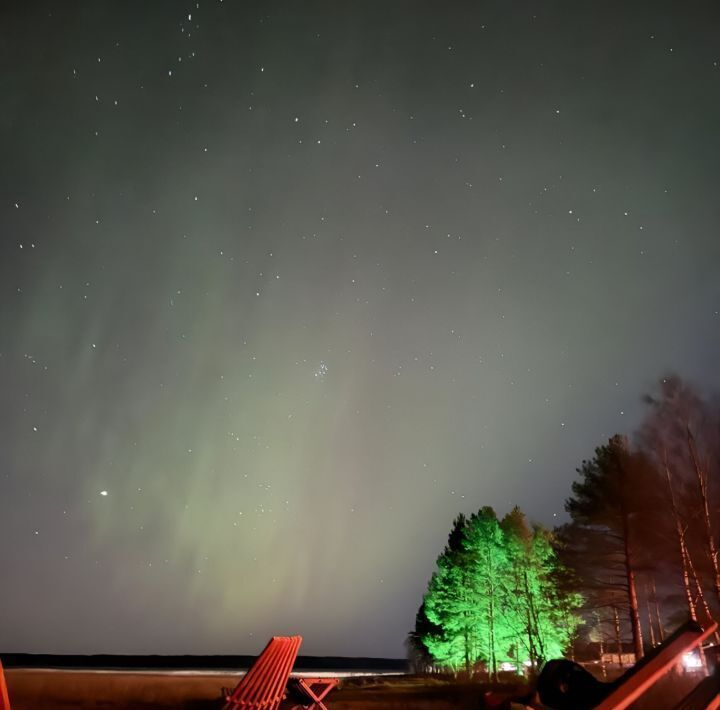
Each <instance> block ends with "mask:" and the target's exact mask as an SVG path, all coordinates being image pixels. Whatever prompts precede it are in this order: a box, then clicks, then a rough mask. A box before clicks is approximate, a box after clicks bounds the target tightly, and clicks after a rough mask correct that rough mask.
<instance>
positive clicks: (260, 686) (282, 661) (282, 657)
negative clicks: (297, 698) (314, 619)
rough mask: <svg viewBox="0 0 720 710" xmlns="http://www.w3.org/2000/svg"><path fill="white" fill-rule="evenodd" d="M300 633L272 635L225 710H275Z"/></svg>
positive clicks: (228, 697) (227, 695) (228, 694)
mask: <svg viewBox="0 0 720 710" xmlns="http://www.w3.org/2000/svg"><path fill="white" fill-rule="evenodd" d="M301 643H302V636H273V637H272V638H271V639H270V642H269V643H268V645H267V646H265V649H264V650H263V652H262V653H261V654H260V655H259V656H258V657H257V658H256V659H255V662H254V663H253V664H252V666H251V667H250V670H249V671H248V672H247V673H246V674H245V675H244V676H243V677H242V678H241V679H240V682H239V683H238V684H237V686H236V687H235V690H233V691H232V692H224V693H223V695H224V696H225V706H224V710H277V708H278V707H279V706H280V703H281V702H282V700H283V698H284V697H285V686H286V685H287V682H288V677H289V676H290V671H291V670H292V667H293V665H294V663H295V658H296V657H297V653H298V649H299V648H300V644H301Z"/></svg>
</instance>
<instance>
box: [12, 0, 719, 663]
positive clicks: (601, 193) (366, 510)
mask: <svg viewBox="0 0 720 710" xmlns="http://www.w3.org/2000/svg"><path fill="white" fill-rule="evenodd" d="M713 6H714V7H713ZM718 21H720V11H719V10H718V9H717V5H716V4H715V3H711V2H707V3H701V2H688V3H678V2H665V1H663V0H657V1H653V2H645V1H642V0H638V1H636V2H627V1H626V0H622V1H621V0H610V1H608V2H588V1H586V0H564V1H560V0H543V1H540V0H533V1H528V0H513V1H512V2H509V1H508V0H476V1H475V2H449V3H440V2H425V1H419V0H416V1H414V2H410V1H408V0H397V1H393V2H379V1H375V0H368V1H363V2H360V1H359V0H357V1H353V2H351V1H348V2H329V1H328V2H302V3H301V2H289V1H288V2H262V3H261V2H249V1H245V0H243V1H242V2H241V1H240V0H237V1H233V0H224V1H222V0H200V2H183V1H180V0H175V1H173V2H170V1H162V0H153V2H139V1H138V0H134V1H133V0H131V1H129V2H119V1H118V2H108V1H106V0H102V1H101V0H95V1H92V2H91V1H87V2H80V1H77V2H67V3H66V2H63V3H59V2H27V1H25V0H23V1H20V0H16V1H10V2H4V3H3V4H2V6H1V7H0V66H1V67H2V71H1V72H0V89H1V90H0V109H1V110H0V163H1V164H2V168H1V169H0V240H1V241H0V324H1V326H2V327H1V328H0V392H1V393H2V397H1V399H0V565H1V566H2V584H0V650H2V651H31V652H68V653H71V652H78V653H84V652H87V653H91V652H109V653H253V652H256V651H257V650H258V649H259V648H260V647H261V646H262V645H263V644H264V642H265V640H266V639H267V638H268V637H269V636H270V635H272V634H283V633H300V634H302V635H303V636H304V638H305V641H304V645H303V651H304V652H305V653H313V654H345V655H377V656H401V655H403V653H404V651H403V640H404V638H405V635H406V633H407V631H408V630H410V629H411V628H412V625H413V623H414V616H415V612H416V610H417V607H418V605H419V602H420V600H421V596H422V593H423V591H424V589H425V585H426V583H427V579H428V577H429V575H430V573H431V571H432V569H433V566H434V562H435V558H436V556H437V554H438V553H439V552H440V551H441V549H442V547H443V545H444V544H445V540H446V536H447V533H448V531H449V528H450V525H451V522H452V519H453V517H454V516H455V515H456V514H457V513H458V512H460V511H465V512H472V511H473V510H477V509H478V508H479V507H480V506H482V505H492V506H494V507H495V508H496V509H497V511H498V513H499V514H501V515H502V514H504V513H505V512H507V511H508V510H509V509H510V507H511V506H513V505H515V504H517V505H519V506H521V507H522V508H523V509H524V510H525V511H526V512H527V514H528V515H529V516H530V517H531V518H533V519H535V520H538V521H540V522H542V523H544V524H546V525H553V524H554V523H556V522H559V521H561V520H563V515H564V513H563V512H562V511H563V502H564V499H565V497H566V496H567V495H568V493H569V486H570V482H571V480H572V479H573V477H574V475H575V474H574V469H575V467H576V466H577V465H578V464H579V462H580V460H581V459H583V458H585V457H587V456H589V455H591V454H592V450H593V448H594V447H595V446H596V445H598V444H600V443H602V441H603V440H604V438H606V437H607V436H609V435H611V434H613V433H615V432H616V431H621V432H631V431H632V430H633V428H634V427H635V426H637V424H638V422H639V420H640V418H641V416H642V412H643V410H642V406H643V405H642V404H641V395H642V394H643V393H644V392H646V391H648V390H649V389H651V388H652V386H653V383H654V382H655V381H656V379H657V378H658V377H660V376H661V375H662V374H664V373H666V372H668V371H677V372H679V373H680V374H681V375H682V376H684V377H687V378H688V379H690V380H691V381H693V382H695V383H696V384H698V385H699V386H700V388H701V389H705V388H708V389H712V388H715V387H717V386H718V385H720V373H718V369H717V362H718V359H719V358H720V314H719V312H720V279H718V267H720V238H719V236H718V227H719V226H720V208H719V202H718V195H719V194H720V159H719V158H720V130H718V126H720V49H719V45H718V43H717V27H718Z"/></svg>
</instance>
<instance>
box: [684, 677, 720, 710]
mask: <svg viewBox="0 0 720 710" xmlns="http://www.w3.org/2000/svg"><path fill="white" fill-rule="evenodd" d="M718 708H720V675H718V673H717V671H716V672H715V673H713V674H712V675H711V676H708V677H707V678H704V679H703V680H702V682H701V683H699V684H698V685H697V686H696V687H695V689H694V690H693V691H692V692H691V693H689V694H688V695H686V696H685V697H684V698H683V699H682V700H681V701H680V702H679V703H678V704H677V705H676V706H675V707H674V708H673V710H717V709H718Z"/></svg>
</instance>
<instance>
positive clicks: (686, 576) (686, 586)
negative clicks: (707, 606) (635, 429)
mask: <svg viewBox="0 0 720 710" xmlns="http://www.w3.org/2000/svg"><path fill="white" fill-rule="evenodd" d="M663 464H664V468H665V480H666V481H667V486H668V492H669V493H670V509H671V510H672V514H673V520H674V521H675V532H676V534H677V539H678V547H679V548H680V562H681V570H682V582H683V590H684V592H685V601H686V602H687V607H688V614H689V615H690V618H691V619H692V620H693V621H697V611H696V609H695V601H694V599H693V595H692V589H691V586H690V572H689V564H688V560H689V555H688V549H687V545H686V544H685V530H684V528H683V525H682V520H681V519H680V513H679V512H678V509H677V504H676V503H675V490H674V489H673V485H672V477H671V475H670V465H669V464H668V458H667V449H663Z"/></svg>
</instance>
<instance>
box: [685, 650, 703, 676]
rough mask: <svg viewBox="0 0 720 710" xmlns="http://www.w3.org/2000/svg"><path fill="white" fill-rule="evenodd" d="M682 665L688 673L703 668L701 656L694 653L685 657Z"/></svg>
mask: <svg viewBox="0 0 720 710" xmlns="http://www.w3.org/2000/svg"><path fill="white" fill-rule="evenodd" d="M682 664H683V667H684V668H685V670H686V671H694V670H697V669H698V668H702V665H703V664H702V660H701V659H700V656H699V655H698V654H697V653H694V652H693V651H691V652H690V653H686V654H685V655H684V656H683V659H682Z"/></svg>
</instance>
